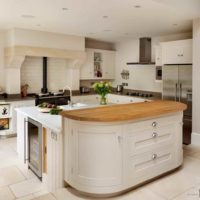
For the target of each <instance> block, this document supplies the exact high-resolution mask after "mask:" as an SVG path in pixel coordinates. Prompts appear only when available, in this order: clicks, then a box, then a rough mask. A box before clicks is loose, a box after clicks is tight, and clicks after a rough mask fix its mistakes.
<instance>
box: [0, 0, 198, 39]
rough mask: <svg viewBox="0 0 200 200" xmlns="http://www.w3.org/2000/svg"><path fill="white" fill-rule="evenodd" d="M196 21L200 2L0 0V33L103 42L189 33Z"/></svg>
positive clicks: (152, 0) (168, 0) (188, 0)
mask: <svg viewBox="0 0 200 200" xmlns="http://www.w3.org/2000/svg"><path fill="white" fill-rule="evenodd" d="M135 5H141V8H135ZM62 8H68V10H63V9H62ZM22 15H32V16H34V17H33V18H30V17H28V18H23V17H22ZM103 16H108V17H107V18H103ZM197 17H200V0H0V29H11V28H14V27H16V28H26V29H33V30H42V31H49V32H57V33H66V34H73V35H81V36H85V37H90V38H96V39H101V40H106V41H119V40H121V39H124V38H135V37H141V36H159V35H166V34H174V33H180V32H188V31H191V30H192V19H194V18H197ZM173 24H177V26H174V25H173Z"/></svg>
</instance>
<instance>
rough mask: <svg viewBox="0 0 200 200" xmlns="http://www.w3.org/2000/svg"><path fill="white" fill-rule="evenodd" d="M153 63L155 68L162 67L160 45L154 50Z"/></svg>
mask: <svg viewBox="0 0 200 200" xmlns="http://www.w3.org/2000/svg"><path fill="white" fill-rule="evenodd" d="M155 55H156V58H155V62H156V66H162V48H161V46H160V45H157V46H156V48H155Z"/></svg>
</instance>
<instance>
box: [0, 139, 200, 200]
mask: <svg viewBox="0 0 200 200" xmlns="http://www.w3.org/2000/svg"><path fill="white" fill-rule="evenodd" d="M183 149H184V164H183V166H182V167H181V168H180V169H179V170H177V171H175V172H174V173H171V174H169V175H167V176H165V177H162V178H159V179H157V180H155V181H153V182H151V183H149V184H146V185H144V186H141V187H140V188H138V189H135V190H132V191H130V192H128V193H125V194H123V195H120V196H118V197H113V198H109V200H200V147H198V146H193V145H189V146H185V145H184V146H183ZM86 199H92V200H93V199H94V198H87V197H83V196H80V195H78V194H77V193H75V192H74V190H73V189H72V188H61V189H59V190H57V191H56V192H54V193H48V192H47V190H46V189H45V187H44V185H43V184H41V182H40V181H39V180H38V179H37V178H36V177H35V175H34V174H33V173H32V172H31V171H30V170H28V169H27V165H24V164H23V163H21V162H20V161H19V160H18V158H17V152H16V138H9V139H4V140H0V200H86ZM104 200H105V199H104Z"/></svg>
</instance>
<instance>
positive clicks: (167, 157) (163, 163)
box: [129, 146, 177, 184]
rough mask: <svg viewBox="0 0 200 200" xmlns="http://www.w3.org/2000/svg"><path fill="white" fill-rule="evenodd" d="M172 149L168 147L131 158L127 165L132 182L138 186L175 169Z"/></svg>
mask: <svg viewBox="0 0 200 200" xmlns="http://www.w3.org/2000/svg"><path fill="white" fill-rule="evenodd" d="M174 149H175V148H173V147H172V146H168V147H166V148H162V149H157V150H155V151H150V152H147V153H144V154H141V155H136V156H133V157H132V158H131V159H130V165H129V174H130V175H131V177H132V182H134V183H135V184H138V183H141V182H143V181H146V180H148V179H151V178H153V177H156V176H158V175H161V174H163V173H165V172H167V171H169V170H172V169H174V168H175V167H177V166H176V165H177V163H176V159H175V150H174Z"/></svg>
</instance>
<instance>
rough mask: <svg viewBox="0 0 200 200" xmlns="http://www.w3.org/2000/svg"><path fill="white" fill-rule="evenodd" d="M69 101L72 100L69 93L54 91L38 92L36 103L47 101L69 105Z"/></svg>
mask: <svg viewBox="0 0 200 200" xmlns="http://www.w3.org/2000/svg"><path fill="white" fill-rule="evenodd" d="M68 101H70V96H69V95H64V94H56V95H55V94H53V93H45V94H38V95H36V96H35V105H36V106H37V105H39V104H41V103H44V102H47V103H51V104H55V105H67V104H68Z"/></svg>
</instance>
